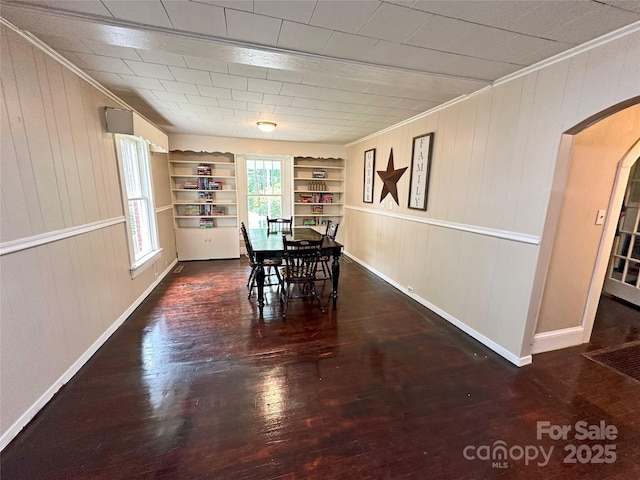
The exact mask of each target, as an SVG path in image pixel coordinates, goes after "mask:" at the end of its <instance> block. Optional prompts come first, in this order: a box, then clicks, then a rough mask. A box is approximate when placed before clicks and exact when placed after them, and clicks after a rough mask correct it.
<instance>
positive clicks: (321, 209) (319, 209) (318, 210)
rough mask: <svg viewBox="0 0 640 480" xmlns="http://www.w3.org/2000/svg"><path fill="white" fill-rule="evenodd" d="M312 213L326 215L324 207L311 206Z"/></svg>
mask: <svg viewBox="0 0 640 480" xmlns="http://www.w3.org/2000/svg"><path fill="white" fill-rule="evenodd" d="M311 213H324V206H323V205H311Z"/></svg>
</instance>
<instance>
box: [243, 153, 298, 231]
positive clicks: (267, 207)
mask: <svg viewBox="0 0 640 480" xmlns="http://www.w3.org/2000/svg"><path fill="white" fill-rule="evenodd" d="M282 183H283V175H282V161H281V160H280V159H267V158H249V157H247V207H248V210H249V218H248V220H249V228H266V226H267V217H270V218H280V217H282V216H283V208H282V207H283V204H282V192H283V185H282ZM287 210H288V209H287Z"/></svg>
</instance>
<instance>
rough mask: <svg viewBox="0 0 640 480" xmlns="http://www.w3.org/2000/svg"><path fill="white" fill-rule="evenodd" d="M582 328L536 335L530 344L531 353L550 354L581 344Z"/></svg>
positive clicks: (564, 329)
mask: <svg viewBox="0 0 640 480" xmlns="http://www.w3.org/2000/svg"><path fill="white" fill-rule="evenodd" d="M583 334H584V327H582V326H580V327H570V328H563V329H560V330H553V331H551V332H543V333H536V334H535V335H534V336H533V343H532V344H531V353H532V354H536V353H543V352H550V351H552V350H560V349H561V348H567V347H575V346H576V345H580V344H582V343H583V342H582V337H583Z"/></svg>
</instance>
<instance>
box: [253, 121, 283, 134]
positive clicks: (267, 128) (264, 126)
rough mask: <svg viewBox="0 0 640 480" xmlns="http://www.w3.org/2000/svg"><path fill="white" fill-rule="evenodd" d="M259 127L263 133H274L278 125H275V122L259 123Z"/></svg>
mask: <svg viewBox="0 0 640 480" xmlns="http://www.w3.org/2000/svg"><path fill="white" fill-rule="evenodd" d="M257 125H258V128H259V129H260V130H262V131H263V132H273V131H274V130H275V129H276V127H277V126H278V124H277V123H273V122H258V123H257Z"/></svg>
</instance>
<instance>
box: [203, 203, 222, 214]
mask: <svg viewBox="0 0 640 480" xmlns="http://www.w3.org/2000/svg"><path fill="white" fill-rule="evenodd" d="M196 208H197V209H198V215H216V216H220V215H225V214H226V210H225V208H224V207H216V206H215V205H211V204H206V205H199V206H196Z"/></svg>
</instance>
